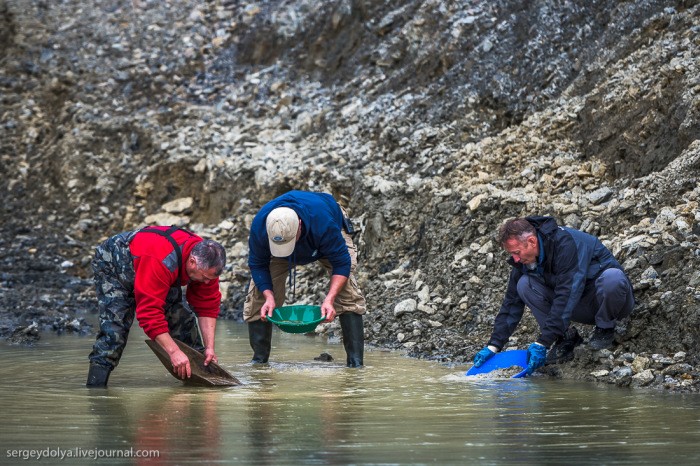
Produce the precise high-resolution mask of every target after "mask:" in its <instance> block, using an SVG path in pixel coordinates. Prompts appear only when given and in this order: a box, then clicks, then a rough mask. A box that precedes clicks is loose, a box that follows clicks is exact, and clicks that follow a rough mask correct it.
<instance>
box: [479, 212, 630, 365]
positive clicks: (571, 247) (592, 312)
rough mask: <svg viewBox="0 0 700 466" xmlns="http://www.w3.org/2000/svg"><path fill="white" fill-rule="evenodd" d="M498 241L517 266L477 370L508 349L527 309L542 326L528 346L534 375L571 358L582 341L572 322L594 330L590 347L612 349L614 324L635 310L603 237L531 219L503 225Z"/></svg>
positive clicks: (551, 221) (546, 219)
mask: <svg viewBox="0 0 700 466" xmlns="http://www.w3.org/2000/svg"><path fill="white" fill-rule="evenodd" d="M498 239H499V242H500V244H501V246H502V247H503V248H504V249H505V250H506V252H507V253H508V254H509V255H510V258H509V259H508V263H509V264H510V265H511V266H512V269H511V272H510V279H509V280H508V288H507V290H506V295H505V298H504V300H503V304H502V305H501V309H500V311H499V312H498V315H497V316H496V321H495V325H494V329H493V333H492V334H491V338H490V339H489V342H488V344H487V346H486V347H485V348H484V349H482V350H481V351H479V352H478V353H477V354H476V356H475V357H474V365H475V366H477V367H478V366H481V365H482V364H483V363H484V362H485V361H486V360H487V359H488V358H490V357H491V356H493V355H494V354H495V353H496V352H497V351H500V350H501V348H503V345H505V343H506V342H507V341H508V338H509V337H510V336H511V335H512V333H513V332H514V331H515V328H516V327H517V325H518V323H519V322H520V319H521V318H522V316H523V311H524V307H525V305H526V304H527V306H528V307H529V308H530V309H531V310H532V313H533V314H534V316H535V319H536V320H537V323H538V325H539V327H540V335H539V337H538V338H537V340H536V341H535V342H534V343H532V344H531V345H530V347H529V348H528V368H527V369H528V374H531V373H532V372H533V371H534V370H535V369H537V368H538V367H540V366H542V365H544V364H545V362H546V363H547V364H557V363H560V362H564V361H566V360H568V359H571V358H572V357H573V350H574V347H575V346H576V345H578V344H580V343H581V342H582V341H583V340H582V338H581V337H580V336H579V334H578V331H577V330H576V328H575V327H573V326H569V324H570V322H572V321H573V322H579V323H582V324H589V325H595V330H594V332H593V335H592V337H591V339H590V341H589V342H588V346H589V348H591V349H594V350H600V349H603V348H609V347H611V346H612V344H613V341H614V337H615V324H616V322H617V321H618V320H619V319H622V318H625V317H627V316H629V315H630V314H631V313H632V309H633V308H634V296H633V292H632V285H631V283H630V281H629V278H628V277H627V276H626V275H625V272H624V271H623V269H622V266H620V264H619V263H618V262H617V260H616V259H615V257H613V255H612V253H611V252H610V251H609V250H608V249H607V248H606V247H605V246H604V245H603V244H602V243H601V242H600V240H599V239H598V238H596V237H594V236H591V235H589V234H587V233H584V232H581V231H578V230H575V229H573V228H567V227H560V226H558V225H557V223H556V221H555V220H554V218H552V217H527V218H516V219H513V220H509V221H507V222H505V223H504V224H503V225H502V226H501V227H500V229H499V232H498ZM552 345H554V346H553V347H552V349H551V351H550V353H549V355H547V350H548V349H549V348H550V346H552Z"/></svg>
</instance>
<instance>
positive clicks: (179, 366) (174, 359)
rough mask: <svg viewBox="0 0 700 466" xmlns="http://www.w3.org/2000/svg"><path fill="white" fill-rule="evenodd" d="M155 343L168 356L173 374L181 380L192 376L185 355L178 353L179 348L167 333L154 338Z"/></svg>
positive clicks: (188, 361)
mask: <svg viewBox="0 0 700 466" xmlns="http://www.w3.org/2000/svg"><path fill="white" fill-rule="evenodd" d="M155 341H156V343H158V344H159V345H160V347H161V348H163V349H164V350H165V351H166V352H167V353H168V356H170V363H171V364H172V365H173V372H174V373H175V374H176V375H177V376H178V377H179V378H180V379H182V380H184V379H185V378H188V379H189V378H190V377H191V376H192V368H191V367H190V360H189V359H187V356H186V355H185V353H183V352H182V351H180V348H179V347H178V346H177V344H176V343H175V340H173V338H172V337H171V336H170V335H169V334H168V333H161V334H160V335H158V336H156V338H155Z"/></svg>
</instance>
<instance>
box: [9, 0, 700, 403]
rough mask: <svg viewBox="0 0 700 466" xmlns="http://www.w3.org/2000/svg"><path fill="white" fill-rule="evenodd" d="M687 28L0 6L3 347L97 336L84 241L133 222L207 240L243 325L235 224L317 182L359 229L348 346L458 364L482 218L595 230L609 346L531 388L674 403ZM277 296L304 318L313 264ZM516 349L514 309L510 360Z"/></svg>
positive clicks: (368, 13) (634, 22)
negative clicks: (611, 328)
mask: <svg viewBox="0 0 700 466" xmlns="http://www.w3.org/2000/svg"><path fill="white" fill-rule="evenodd" d="M579 3H580V2H579ZM699 18H700V6H699V5H698V2H697V1H676V2H670V3H669V2H667V1H653V0H647V1H641V2H626V3H620V2H617V1H613V0H609V1H600V2H594V3H591V4H587V5H579V4H578V3H577V2H568V1H564V2H537V3H536V4H528V5H525V6H524V5H522V2H514V1H507V0H498V1H495V2H488V3H484V2H476V1H468V0H464V1H458V2H443V1H439V0H436V1H418V0H405V1H401V2H392V3H386V2H366V1H345V0H334V1H328V2H316V1H311V0H297V1H293V2H281V1H280V2H276V1H271V2H251V3H245V2H233V1H223V2H195V1H184V2H179V3H178V4H177V6H175V5H174V4H170V3H168V2H154V1H148V0H143V1H134V2H126V3H124V2H117V1H113V0H101V1H98V2H90V3H86V2H81V1H77V0H70V1H66V2H58V3H57V2H53V3H52V2H45V1H40V0H36V1H20V0H0V22H1V23H2V28H0V31H1V32H0V45H1V46H2V47H0V100H1V103H2V112H3V113H2V114H3V119H2V122H1V124H0V173H1V174H2V175H3V176H2V177H0V192H1V193H2V201H3V202H2V203H1V204H2V205H0V262H1V263H2V264H3V270H2V272H0V336H1V337H2V338H5V339H8V338H9V339H10V340H11V341H18V342H23V341H24V342H27V341H28V342H30V341H31V340H32V339H33V338H36V337H37V336H39V337H40V335H41V332H44V331H59V332H86V331H88V332H89V331H93V332H94V329H92V330H90V329H89V328H88V326H87V325H86V324H85V321H84V319H85V316H86V315H89V313H91V312H94V311H95V305H94V302H93V301H92V299H93V292H92V289H91V272H90V269H89V264H90V260H91V257H92V250H93V248H94V247H95V245H97V244H98V243H99V242H100V241H102V240H103V239H105V238H106V237H107V236H109V235H112V234H114V233H117V232H120V231H123V230H127V229H133V228H137V227H138V226H140V225H145V224H151V223H161V224H182V225H187V226H188V227H189V228H191V229H193V230H195V231H197V232H199V233H201V234H202V235H204V236H208V237H212V238H214V239H217V240H219V241H221V242H222V243H223V244H224V245H225V247H226V248H227V251H228V256H229V261H230V264H229V266H228V267H227V269H226V271H225V273H224V275H223V276H222V290H223V292H224V295H225V300H224V307H223V309H222V311H223V312H222V316H223V318H233V319H236V318H240V312H241V307H242V302H243V298H244V296H245V292H246V286H247V284H248V282H249V280H250V276H249V273H248V270H247V267H246V259H247V234H248V227H249V225H250V221H251V219H252V216H253V215H254V214H255V213H256V212H257V209H258V208H259V207H260V206H261V205H262V204H264V202H266V201H267V200H269V199H271V198H273V197H275V196H277V195H279V194H281V193H283V192H285V191H287V190H289V189H306V190H321V191H326V192H329V193H331V194H333V195H334V196H335V197H336V198H337V199H339V201H340V202H341V203H342V204H343V205H344V206H345V207H346V208H347V209H348V211H349V212H350V213H351V215H352V216H353V217H354V219H355V223H356V224H357V226H358V229H359V231H360V233H359V234H358V236H357V237H356V243H357V245H358V252H359V261H360V272H359V275H358V279H359V281H360V285H361V286H362V287H363V289H364V291H365V294H366V297H367V299H368V303H369V304H370V312H369V314H368V315H367V317H366V319H365V335H366V339H367V341H368V342H369V343H371V344H374V345H377V346H382V347H390V348H397V349H402V350H404V351H406V352H407V353H408V354H409V355H411V356H415V357H419V358H428V359H433V360H438V361H442V362H445V363H448V364H463V363H468V362H469V361H471V358H472V357H473V355H474V353H475V352H476V351H478V350H479V349H480V348H481V347H482V346H483V344H484V343H485V342H486V341H487V339H488V336H489V334H490V331H491V327H492V324H493V318H494V316H495V314H496V312H497V310H498V306H499V305H500V300H501V298H502V294H503V291H504V287H505V281H506V276H507V266H506V264H505V262H504V260H505V255H504V254H503V252H502V251H500V249H499V247H498V245H497V244H496V243H495V241H494V238H493V234H494V232H495V230H496V228H497V227H498V225H499V224H500V223H501V222H502V221H503V220H504V219H506V218H508V217H513V216H521V215H529V214H548V215H552V216H554V217H556V218H557V219H558V221H559V222H560V223H561V224H565V225H569V226H572V227H574V228H579V229H581V230H583V231H586V232H589V233H592V234H595V235H598V236H599V237H600V238H601V239H602V241H603V242H604V243H605V244H606V245H607V246H608V247H609V248H610V249H611V250H612V251H613V253H614V254H615V256H616V257H617V258H618V260H619V261H620V262H621V263H622V264H623V265H624V266H625V268H626V270H627V271H628V273H629V275H630V277H631V279H632V282H633V285H634V288H635V295H636V299H637V306H636V308H635V311H634V314H633V315H632V317H631V318H630V319H627V320H626V321H624V322H621V323H620V325H618V328H617V332H616V346H615V347H614V348H613V349H612V351H608V352H606V351H603V352H590V351H588V350H586V348H585V346H582V347H580V348H578V349H577V350H576V353H575V357H574V359H573V361H571V362H568V363H565V364H561V365H558V366H552V367H548V368H546V369H545V370H544V371H543V375H544V376H548V377H562V378H572V379H580V380H589V381H595V382H598V383H610V384H615V385H619V386H624V387H628V386H629V387H639V388H651V389H663V390H669V391H679V392H689V391H690V392H696V391H698V389H700V376H699V375H698V374H699V373H700V371H699V370H698V368H700V246H699V245H698V244H699V241H698V239H699V236H700V208H699V205H700V188H698V179H699V178H700V78H698V76H700V74H699V73H698V66H700V63H698V60H699V58H698V56H697V53H695V51H696V50H697V48H698V46H700V42H699V39H698V37H700V34H698V32H700V29H699V28H700V19H699ZM298 283H299V286H298V287H297V291H298V294H299V295H300V296H301V302H303V303H315V302H317V301H318V300H319V299H320V297H322V296H323V293H324V291H325V287H326V282H325V279H324V277H322V272H321V271H320V270H319V269H318V268H313V267H311V268H304V269H303V271H302V272H301V274H300V276H299V281H298ZM579 330H580V332H581V334H582V335H583V336H584V337H587V336H588V334H589V333H590V331H591V329H590V328H585V327H580V328H579ZM319 332H321V333H322V334H324V335H337V334H338V333H339V332H338V326H337V324H335V323H334V324H330V325H324V326H321V327H320V328H319ZM536 336H537V326H536V324H535V322H534V320H533V319H532V318H531V317H530V316H527V317H526V318H525V319H524V321H523V322H522V323H521V325H520V327H519V328H518V330H517V331H516V333H515V334H514V335H513V337H512V338H511V340H510V342H509V348H521V349H522V348H526V347H527V345H528V344H529V343H530V342H531V341H532V340H534V339H535V338H536Z"/></svg>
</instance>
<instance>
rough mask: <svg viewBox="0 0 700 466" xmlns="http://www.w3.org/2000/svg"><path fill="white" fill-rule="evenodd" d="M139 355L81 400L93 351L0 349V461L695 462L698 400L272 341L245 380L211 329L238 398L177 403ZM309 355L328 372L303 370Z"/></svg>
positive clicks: (137, 343)
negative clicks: (475, 374) (30, 456)
mask: <svg viewBox="0 0 700 466" xmlns="http://www.w3.org/2000/svg"><path fill="white" fill-rule="evenodd" d="M142 340H143V338H140V336H139V335H132V337H131V341H130V342H129V345H127V349H126V351H125V353H124V357H123V358H122V363H121V364H120V365H119V367H118V368H117V370H116V371H115V372H114V374H113V375H112V378H111V379H110V387H109V388H108V389H106V390H99V389H97V390H95V389H93V390H90V389H86V388H85V387H84V386H83V385H84V383H85V376H86V373H87V354H88V353H89V351H90V347H91V345H92V337H86V338H76V337H72V336H63V337H47V338H45V339H43V340H41V341H40V342H39V344H38V345H37V346H36V347H35V348H25V347H17V346H4V347H3V350H2V351H1V352H0V359H2V360H3V361H2V362H3V364H0V390H1V391H2V394H3V396H2V398H0V412H2V413H3V415H2V423H1V424H0V446H2V449H1V450H0V454H2V455H7V452H8V451H11V450H17V449H42V448H47V447H51V448H63V449H75V448H82V449H97V450H104V451H108V450H124V449H134V450H156V451H158V455H159V458H158V460H157V462H158V463H161V464H188V463H202V462H203V463H205V464H214V463H223V464H256V465H272V464H275V465H279V464H378V463H389V464H428V463H433V464H435V463H438V464H470V463H479V464H501V463H513V462H517V463H521V464H561V463H564V462H566V463H572V464H590V463H604V464H632V463H638V464H659V463H662V462H664V461H665V460H666V459H667V458H669V457H673V458H674V459H678V460H679V462H681V463H692V462H695V461H697V460H700V449H699V448H698V447H697V445H698V444H699V441H700V415H699V414H698V412H700V411H699V410H698V408H700V398H698V397H693V396H669V395H668V394H658V393H637V392H632V391H626V390H621V389H618V388H608V387H597V386H592V385H589V384H586V383H572V382H563V381H555V380H549V379H546V378H544V377H542V378H530V379H516V380H514V379H477V380H471V379H468V378H466V377H464V371H465V370H466V368H448V367H445V366H441V365H439V364H436V363H430V362H426V361H419V360H413V359H408V358H405V357H404V356H402V355H400V354H398V353H394V352H384V351H379V350H371V349H370V350H368V351H367V354H366V356H365V362H366V364H367V366H366V367H364V368H362V369H348V368H345V367H344V366H343V365H342V364H341V363H340V362H339V361H343V360H344V351H343V349H342V345H340V344H329V343H328V342H326V341H325V340H324V339H322V338H320V337H315V338H313V337H307V336H303V335H289V334H283V333H280V332H275V334H274V337H273V350H272V355H271V363H270V364H267V365H251V364H249V361H250V357H251V354H250V348H249V346H248V342H247V332H246V329H245V327H244V326H243V325H240V324H235V323H232V322H221V323H220V325H219V328H218V329H217V353H218V355H219V360H220V362H221V365H222V366H223V367H224V368H226V369H227V370H229V371H230V372H231V373H232V374H233V375H235V376H236V377H238V378H239V379H240V380H241V381H242V382H243V384H244V385H242V386H240V387H187V386H184V385H183V384H182V383H181V382H178V381H177V380H175V379H174V378H172V377H171V376H170V375H169V374H168V372H167V371H166V370H165V369H164V368H163V367H162V365H161V364H160V362H159V361H158V360H157V359H156V357H155V356H154V355H153V354H152V353H151V351H150V350H149V349H148V348H147V347H146V345H145V344H143V341H142ZM321 352H329V353H331V354H333V356H334V357H335V361H333V362H330V363H323V362H318V361H314V357H316V356H318V355H319V354H320V353H321ZM3 459H5V458H3ZM150 461H152V459H151V460H150ZM101 462H103V463H104V464H133V463H139V461H137V460H136V459H125V458H103V459H102V460H101Z"/></svg>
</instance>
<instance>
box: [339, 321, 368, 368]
mask: <svg viewBox="0 0 700 466" xmlns="http://www.w3.org/2000/svg"><path fill="white" fill-rule="evenodd" d="M339 319H340V328H341V330H342V331H343V346H345V353H346V354H347V355H348V367H362V364H363V356H364V350H365V329H364V327H363V326H362V316H361V315H360V314H355V313H354V312H346V313H344V314H340V317H339Z"/></svg>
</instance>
